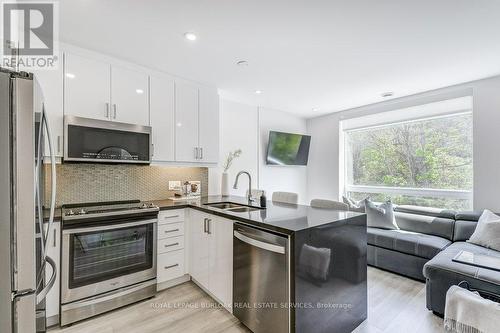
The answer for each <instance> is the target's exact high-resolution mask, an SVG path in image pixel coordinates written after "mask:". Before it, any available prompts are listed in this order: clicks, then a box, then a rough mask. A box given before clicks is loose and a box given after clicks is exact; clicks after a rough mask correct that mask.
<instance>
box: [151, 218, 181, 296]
mask: <svg viewBox="0 0 500 333" xmlns="http://www.w3.org/2000/svg"><path fill="white" fill-rule="evenodd" d="M157 231H158V232H157V235H158V236H157V238H158V239H157V258H156V259H157V260H156V267H157V274H156V280H157V283H158V284H159V285H160V284H163V283H165V282H168V281H171V280H174V279H178V278H181V277H183V276H184V275H185V274H186V273H187V272H186V264H185V262H186V253H185V249H184V243H185V234H184V210H183V209H175V210H166V211H160V213H159V214H158V229H157ZM162 288H165V286H164V287H161V286H159V289H162Z"/></svg>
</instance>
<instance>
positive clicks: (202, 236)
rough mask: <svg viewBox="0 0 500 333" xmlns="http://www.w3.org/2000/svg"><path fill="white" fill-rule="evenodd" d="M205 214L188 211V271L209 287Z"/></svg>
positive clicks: (204, 285)
mask: <svg viewBox="0 0 500 333" xmlns="http://www.w3.org/2000/svg"><path fill="white" fill-rule="evenodd" d="M205 218H206V214H203V213H200V212H198V211H196V210H194V209H192V210H191V212H190V219H189V223H190V226H189V229H190V242H189V244H190V251H189V254H190V260H189V265H190V273H191V276H192V277H193V279H195V280H196V281H197V282H198V283H200V284H201V285H202V286H203V287H205V288H207V289H208V288H209V285H208V283H209V261H208V260H209V238H208V234H207V233H206V232H205V223H204V220H205Z"/></svg>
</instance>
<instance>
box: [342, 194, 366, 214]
mask: <svg viewBox="0 0 500 333" xmlns="http://www.w3.org/2000/svg"><path fill="white" fill-rule="evenodd" d="M367 199H368V198H367ZM365 200H366V199H363V200H360V201H354V200H352V199H351V198H348V197H346V196H345V195H343V196H342V201H344V203H345V204H347V205H348V206H349V210H351V211H353V212H360V213H364V212H365Z"/></svg>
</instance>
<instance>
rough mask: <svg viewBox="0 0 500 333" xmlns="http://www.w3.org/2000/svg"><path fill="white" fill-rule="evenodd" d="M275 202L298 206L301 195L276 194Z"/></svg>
mask: <svg viewBox="0 0 500 333" xmlns="http://www.w3.org/2000/svg"><path fill="white" fill-rule="evenodd" d="M273 201H274V202H282V203H288V204H297V203H298V202H299V195H298V194H297V193H293V192H274V193H273Z"/></svg>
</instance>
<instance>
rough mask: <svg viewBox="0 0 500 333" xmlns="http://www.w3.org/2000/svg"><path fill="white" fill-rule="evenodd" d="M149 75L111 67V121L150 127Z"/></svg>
mask: <svg viewBox="0 0 500 333" xmlns="http://www.w3.org/2000/svg"><path fill="white" fill-rule="evenodd" d="M148 111H149V105H148V75H147V74H145V73H141V72H138V71H134V70H130V69H127V68H124V67H120V66H111V120H114V121H119V122H122V123H130V124H137V125H146V126H147V125H149V112H148Z"/></svg>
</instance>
